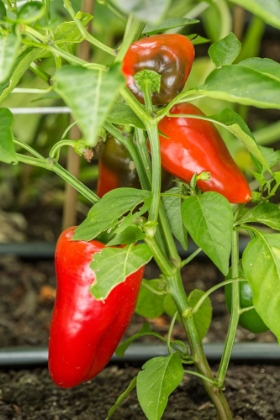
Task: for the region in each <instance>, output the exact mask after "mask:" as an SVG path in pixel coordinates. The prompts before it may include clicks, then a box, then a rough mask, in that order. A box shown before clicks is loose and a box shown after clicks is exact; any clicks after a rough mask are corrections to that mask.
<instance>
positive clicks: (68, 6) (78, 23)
mask: <svg viewBox="0 0 280 420" xmlns="http://www.w3.org/2000/svg"><path fill="white" fill-rule="evenodd" d="M63 3H64V4H63V5H64V7H65V9H66V10H67V11H68V13H69V15H70V16H71V18H72V19H73V21H74V22H75V24H76V26H77V28H78V29H79V31H80V33H81V34H82V35H83V37H84V39H85V40H87V41H88V42H89V43H90V44H92V45H94V46H95V47H97V48H99V49H100V50H103V51H105V52H106V53H108V54H110V55H113V56H116V52H115V50H114V49H113V48H110V47H108V46H107V45H105V44H103V43H102V42H100V41H98V39H96V38H94V37H93V36H92V35H91V34H90V33H89V32H88V31H87V30H86V28H85V27H84V25H83V24H82V23H81V21H80V20H79V19H77V18H76V13H75V11H74V9H73V8H72V6H71V3H70V1H69V0H64V2H63Z"/></svg>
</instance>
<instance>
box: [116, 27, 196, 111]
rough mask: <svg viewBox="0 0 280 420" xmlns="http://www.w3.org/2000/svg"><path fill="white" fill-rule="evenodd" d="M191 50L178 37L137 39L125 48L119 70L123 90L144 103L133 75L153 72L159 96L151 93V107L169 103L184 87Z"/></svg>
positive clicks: (192, 55)
mask: <svg viewBox="0 0 280 420" xmlns="http://www.w3.org/2000/svg"><path fill="white" fill-rule="evenodd" d="M194 56H195V51H194V47H193V44H192V43H191V41H190V40H189V39H188V38H186V37H185V36H183V35H180V34H161V35H154V36H150V37H147V38H143V39H140V40H139V41H136V42H134V43H133V44H131V46H130V47H129V49H128V51H127V53H126V55H125V57H124V60H123V67H122V71H123V74H124V75H125V77H126V84H127V87H128V88H129V89H130V90H131V92H132V93H133V94H134V95H135V96H136V98H137V99H138V100H139V101H140V102H142V103H143V102H144V99H143V93H142V92H141V91H139V88H138V87H137V85H136V83H135V81H134V79H133V76H134V75H135V74H136V73H137V72H139V71H141V70H153V71H156V72H157V73H159V74H160V75H161V88H160V92H159V93H156V92H154V93H152V102H153V104H154V105H164V104H167V103H169V102H170V101H171V100H172V99H173V98H175V96H177V95H178V93H180V92H181V91H182V89H183V87H184V86H185V83H186V80H187V78H188V76H189V73H190V71H191V68H192V64H193V60H194Z"/></svg>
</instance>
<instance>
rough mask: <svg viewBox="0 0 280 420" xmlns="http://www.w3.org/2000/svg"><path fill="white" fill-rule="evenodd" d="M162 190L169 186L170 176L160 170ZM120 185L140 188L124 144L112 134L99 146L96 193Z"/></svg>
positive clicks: (102, 192)
mask: <svg viewBox="0 0 280 420" xmlns="http://www.w3.org/2000/svg"><path fill="white" fill-rule="evenodd" d="M161 179H162V190H163V191H165V190H167V189H169V188H170V185H171V181H172V177H171V175H170V174H169V173H168V172H166V171H164V170H162V177H161ZM120 187H130V188H141V185H140V181H139V177H138V174H137V171H136V167H135V164H134V162H133V160H131V157H130V154H129V153H128V151H127V149H126V148H125V146H124V145H122V144H121V143H120V142H119V141H118V140H116V139H115V138H114V137H112V136H108V137H107V140H106V142H105V143H104V144H102V146H101V150H100V156H99V159H98V180H97V189H96V190H97V191H96V193H97V195H98V196H99V197H100V198H101V197H103V195H104V194H106V193H107V192H109V191H111V190H114V189H115V188H120Z"/></svg>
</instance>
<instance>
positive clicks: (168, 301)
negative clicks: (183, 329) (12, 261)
mask: <svg viewBox="0 0 280 420" xmlns="http://www.w3.org/2000/svg"><path fill="white" fill-rule="evenodd" d="M163 308H164V312H165V313H167V315H169V316H170V317H171V318H173V316H174V315H175V313H176V312H177V311H178V309H177V306H176V304H175V302H174V300H173V298H172V296H171V295H165V298H164V301H163ZM176 321H178V322H179V324H181V325H182V321H181V318H180V316H179V315H177V317H176Z"/></svg>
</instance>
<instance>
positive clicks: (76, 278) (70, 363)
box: [49, 227, 144, 388]
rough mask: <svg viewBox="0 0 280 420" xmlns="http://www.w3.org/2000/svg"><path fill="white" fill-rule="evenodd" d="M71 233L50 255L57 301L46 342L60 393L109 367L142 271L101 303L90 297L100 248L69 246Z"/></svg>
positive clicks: (94, 245)
mask: <svg viewBox="0 0 280 420" xmlns="http://www.w3.org/2000/svg"><path fill="white" fill-rule="evenodd" d="M74 231H75V227H71V228H68V229H66V230H65V231H64V232H63V233H62V234H61V235H60V237H59V239H58V242H57V246H56V251H55V269H56V277H57V296H56V300H55V305H54V310H53V315H52V320H51V325H50V339H49V372H50V376H51V378H52V380H53V381H54V382H55V383H56V384H57V385H58V386H59V387H61V388H71V387H74V386H76V385H78V384H80V383H82V382H86V381H89V380H90V379H92V378H94V377H95V376H96V375H97V374H98V373H99V372H100V371H101V370H102V369H103V368H104V367H105V366H106V365H107V363H108V362H109V360H110V358H111V356H112V355H113V353H114V352H115V350H116V348H117V346H118V344H119V342H120V340H121V338H122V336H123V334H124V332H125V330H126V328H127V326H128V324H129V322H130V320H131V317H132V315H133V313H134V309H135V305H136V301H137V297H138V293H139V288H140V284H141V280H142V276H143V272H144V267H141V268H140V269H139V270H138V271H136V272H135V273H133V274H131V275H130V276H128V277H127V278H126V280H125V281H124V282H123V283H120V284H118V285H117V286H116V287H115V288H114V289H113V290H112V291H111V292H110V294H109V295H108V297H107V298H106V299H105V300H103V301H101V300H96V299H95V298H94V297H93V296H92V295H91V293H90V291H89V286H90V285H91V284H92V283H93V281H94V279H95V275H94V272H93V271H92V270H91V268H90V262H91V260H92V256H93V255H94V254H95V253H97V252H100V251H101V250H102V249H103V248H104V247H105V245H104V244H102V243H100V242H98V241H90V242H85V241H71V238H72V236H73V234H74Z"/></svg>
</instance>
